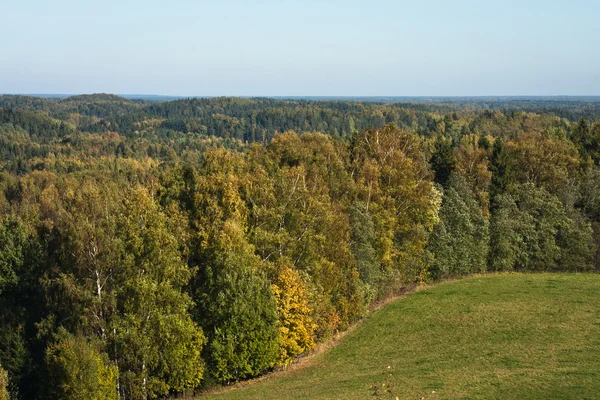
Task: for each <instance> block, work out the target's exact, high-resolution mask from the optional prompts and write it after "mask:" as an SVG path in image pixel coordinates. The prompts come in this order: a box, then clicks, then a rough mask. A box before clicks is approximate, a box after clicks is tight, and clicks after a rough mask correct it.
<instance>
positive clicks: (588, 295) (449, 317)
mask: <svg viewBox="0 0 600 400" xmlns="http://www.w3.org/2000/svg"><path fill="white" fill-rule="evenodd" d="M203 398H208V399H223V400H224V399H294V400H301V399H376V398H381V399H388V398H389V399H396V398H398V399H598V398H600V275H593V274H507V275H491V276H483V277H475V278H469V279H465V280H460V281H454V282H446V283H442V284H440V285H438V286H436V287H433V288H430V289H426V290H422V291H419V292H416V293H414V294H411V295H409V296H407V297H406V298H403V299H400V300H398V301H395V302H393V303H391V304H389V305H387V306H386V307H384V308H383V309H381V310H379V311H377V312H375V313H373V314H372V315H371V316H370V317H368V318H367V319H366V320H365V321H364V322H363V323H361V324H360V325H358V326H357V327H356V328H355V329H353V330H352V331H351V332H349V333H348V334H347V335H346V336H345V337H344V338H343V339H342V341H341V342H340V344H339V345H337V346H336V347H334V348H332V349H330V350H328V351H326V352H324V353H323V354H318V355H315V356H314V357H312V358H310V359H309V360H307V361H306V362H305V363H304V365H302V366H301V367H297V368H291V369H290V370H288V371H283V372H280V373H275V374H272V375H270V376H268V377H267V378H265V379H261V380H258V381H256V382H252V383H249V384H245V385H242V386H241V387H239V388H234V389H231V390H226V391H224V392H221V393H213V394H209V395H206V396H204V397H203Z"/></svg>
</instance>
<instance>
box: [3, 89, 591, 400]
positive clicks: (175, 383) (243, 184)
mask: <svg viewBox="0 0 600 400" xmlns="http://www.w3.org/2000/svg"><path fill="white" fill-rule="evenodd" d="M599 250H600V102H598V101H596V100H594V99H579V100H572V99H568V98H567V99H561V98H558V99H551V100H543V99H508V100H506V99H505V100H503V99H479V100H477V101H476V100H473V99H470V100H469V99H465V100H461V99H455V100H452V101H445V100H440V101H439V102H438V103H431V102H424V101H423V102H413V103H406V102H405V103H389V102H385V101H381V102H360V101H340V100H323V101H317V100H306V99H288V100H283V99H267V98H226V97H221V98H204V99H180V100H174V101H150V100H129V99H126V98H123V97H119V96H114V95H106V94H95V95H83V96H73V97H68V98H62V99H48V98H35V97H27V96H0V310H2V312H1V313H0V398H3V397H2V396H3V393H4V392H6V393H8V394H9V395H10V396H11V398H13V399H42V398H55V399H117V398H122V399H147V398H157V397H164V396H168V395H170V394H176V393H183V392H188V393H190V392H193V391H194V390H199V389H202V388H206V387H210V386H213V385H217V384H229V383H232V382H236V381H239V380H242V379H247V378H251V377H255V376H259V375H261V374H264V373H265V372H268V371H270V370H272V369H273V368H277V367H280V366H285V365H287V364H289V363H290V362H293V361H294V360H295V359H296V358H297V357H298V356H300V355H301V354H303V353H305V352H306V351H308V350H310V349H311V348H313V347H314V346H315V343H318V342H321V341H323V340H326V339H327V338H328V337H330V336H331V335H332V334H334V333H336V332H339V331H341V330H344V329H346V328H347V327H348V326H349V325H350V324H352V323H353V322H355V321H357V320H358V319H360V318H361V317H363V316H364V315H365V313H367V312H368V310H369V306H370V305H371V304H373V303H374V302H376V301H378V300H381V299H384V298H386V297H388V296H390V295H392V294H394V293H399V292H401V291H403V290H406V289H407V288H408V287H410V286H411V285H413V284H415V283H419V282H430V281H433V280H436V279H443V278H447V277H453V276H461V275H467V274H471V273H478V272H485V271H600V258H599V257H598V254H600V252H599Z"/></svg>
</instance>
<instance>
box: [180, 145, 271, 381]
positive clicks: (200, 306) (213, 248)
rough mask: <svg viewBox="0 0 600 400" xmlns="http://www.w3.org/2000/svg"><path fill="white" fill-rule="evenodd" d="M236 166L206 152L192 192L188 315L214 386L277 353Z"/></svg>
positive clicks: (231, 159)
mask: <svg viewBox="0 0 600 400" xmlns="http://www.w3.org/2000/svg"><path fill="white" fill-rule="evenodd" d="M243 168H244V161H243V159H242V158H241V157H240V155H238V154H235V153H232V152H228V151H225V150H215V151H211V152H208V153H207V154H206V157H205V160H204V162H203V164H202V166H201V174H199V176H198V177H197V178H196V179H195V185H196V186H195V188H193V198H194V200H193V201H194V207H193V210H194V213H192V214H191V215H190V219H191V221H190V222H191V225H192V227H193V228H194V230H195V238H194V244H195V246H194V248H193V249H192V250H193V254H192V262H193V263H194V266H197V267H198V273H197V276H196V278H195V280H194V283H193V285H192V286H193V288H192V290H193V296H194V300H195V303H196V311H195V315H196V319H197V320H198V321H199V322H200V324H201V325H202V327H203V328H204V332H205V333H206V335H207V338H208V344H207V347H206V349H205V354H206V360H207V363H208V371H209V372H210V375H211V377H212V378H213V379H214V380H216V381H218V382H233V381H238V380H240V379H245V378H249V377H253V376H257V375H259V374H261V373H263V372H265V371H267V370H268V369H270V368H272V367H273V366H274V364H275V361H276V358H277V355H278V351H279V349H278V327H277V323H278V318H277V312H276V305H275V300H274V298H273V294H272V293H271V290H270V288H269V284H268V281H267V279H266V276H265V273H264V269H263V266H262V262H261V259H260V258H259V257H258V256H257V255H256V254H255V248H254V246H253V245H252V244H251V243H249V242H248V240H247V238H246V221H247V208H246V205H245V202H244V201H243V199H242V198H241V196H240V188H241V187H243V185H242V184H243V182H242V181H240V176H243V175H242V173H243Z"/></svg>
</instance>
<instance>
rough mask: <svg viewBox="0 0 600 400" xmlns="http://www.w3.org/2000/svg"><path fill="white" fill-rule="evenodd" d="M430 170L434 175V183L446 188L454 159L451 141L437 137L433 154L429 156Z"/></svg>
mask: <svg viewBox="0 0 600 400" xmlns="http://www.w3.org/2000/svg"><path fill="white" fill-rule="evenodd" d="M430 163H431V169H433V172H434V173H435V178H434V179H435V182H436V183H438V184H440V185H442V187H447V186H448V182H449V180H450V175H451V174H452V171H453V170H454V158H453V157H452V140H449V139H446V138H444V137H443V136H438V137H437V139H436V141H435V145H434V150H433V154H432V155H431V161H430Z"/></svg>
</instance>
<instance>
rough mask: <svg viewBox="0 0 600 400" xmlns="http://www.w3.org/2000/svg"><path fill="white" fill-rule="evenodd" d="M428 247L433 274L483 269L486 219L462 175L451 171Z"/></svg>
mask: <svg viewBox="0 0 600 400" xmlns="http://www.w3.org/2000/svg"><path fill="white" fill-rule="evenodd" d="M439 215H440V223H439V224H438V225H437V226H436V227H435V229H434V230H433V233H432V234H431V239H430V242H429V246H428V249H429V251H430V252H431V253H432V254H433V255H434V261H433V263H432V266H431V273H432V275H433V277H434V278H441V277H444V276H448V275H466V274H470V273H477V272H483V271H485V270H486V264H487V257H488V251H489V222H488V219H487V218H486V217H484V215H483V212H482V210H481V208H480V206H479V203H478V201H477V199H476V197H475V195H474V193H473V191H472V189H471V188H470V185H469V184H468V183H467V181H466V180H465V178H463V177H462V176H461V175H458V174H456V173H454V174H452V176H451V177H450V181H449V183H448V188H447V189H446V191H445V192H444V199H443V201H442V206H441V208H440V213H439Z"/></svg>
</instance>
